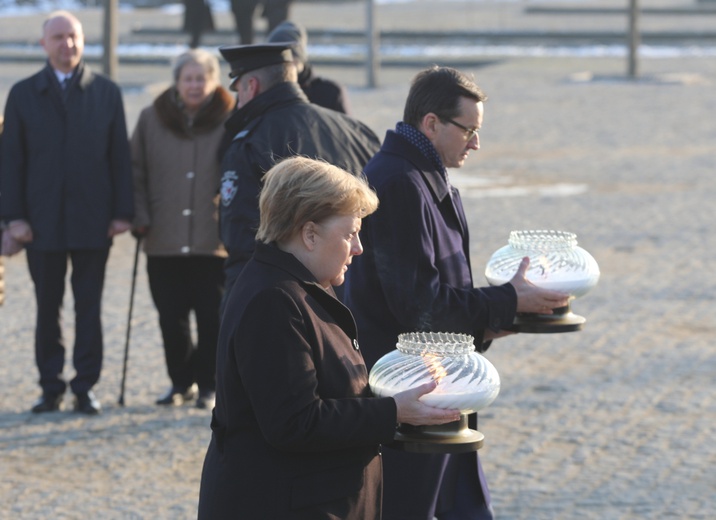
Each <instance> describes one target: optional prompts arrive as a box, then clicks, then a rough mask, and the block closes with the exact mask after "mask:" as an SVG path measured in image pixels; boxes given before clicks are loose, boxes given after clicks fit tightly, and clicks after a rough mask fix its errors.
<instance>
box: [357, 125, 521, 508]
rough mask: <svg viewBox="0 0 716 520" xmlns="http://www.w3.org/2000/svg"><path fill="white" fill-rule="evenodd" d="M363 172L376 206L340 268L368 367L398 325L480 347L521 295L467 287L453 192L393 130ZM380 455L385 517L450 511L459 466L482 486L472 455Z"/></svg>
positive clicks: (463, 225) (464, 242) (462, 222)
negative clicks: (460, 336)
mask: <svg viewBox="0 0 716 520" xmlns="http://www.w3.org/2000/svg"><path fill="white" fill-rule="evenodd" d="M365 174H366V176H367V177H368V181H369V183H370V184H371V186H372V187H373V188H374V189H375V190H376V193H377V194H378V198H379V200H380V206H379V207H378V210H377V211H376V212H375V213H373V214H372V215H370V216H368V217H366V218H365V219H363V225H362V230H361V241H362V243H363V247H364V252H363V254H362V255H360V256H356V257H355V258H354V259H353V262H352V265H351V268H350V270H349V271H348V273H347V275H346V284H345V285H346V287H345V295H344V301H345V302H346V305H347V306H348V308H349V309H351V311H352V312H353V314H354V316H355V319H356V323H357V325H358V330H359V331H360V335H361V336H360V337H361V346H362V352H363V356H364V358H365V360H366V365H367V367H368V369H369V370H370V368H371V367H372V366H373V365H374V364H375V362H376V361H377V360H378V359H379V358H380V357H381V356H383V355H384V354H387V353H388V352H390V351H392V350H394V349H395V345H396V342H397V338H398V335H399V334H401V333H403V332H412V331H433V332H459V333H464V334H470V335H473V336H474V337H475V338H476V340H475V344H476V345H477V348H478V349H479V350H483V349H484V348H486V346H487V345H485V344H483V341H482V339H483V336H484V330H485V329H488V328H490V329H493V330H499V329H501V328H502V327H503V326H504V325H506V324H509V323H512V320H513V319H514V316H515V312H516V306H517V297H516V293H515V290H514V288H513V287H512V286H511V285H509V284H508V285H504V286H501V287H488V288H475V287H473V280H472V272H471V267H470V250H469V243H470V239H469V234H468V229H467V221H466V219H465V213H464V210H463V206H462V201H461V199H460V194H459V192H458V190H457V189H455V188H454V187H450V186H448V184H447V183H446V181H445V179H444V178H443V176H442V174H441V173H440V172H439V171H438V170H437V169H436V168H435V166H434V165H433V164H432V163H431V162H430V161H429V160H428V159H427V158H426V157H425V156H424V155H423V154H422V153H421V152H420V150H419V149H418V148H416V147H415V146H414V145H412V144H411V143H410V142H408V141H407V140H406V139H404V138H403V137H401V136H400V135H398V134H396V133H395V132H393V131H389V132H388V133H387V135H386V137H385V140H384V142H383V147H382V148H381V150H380V152H379V153H378V154H377V155H376V156H375V157H374V158H373V159H371V161H370V162H369V163H368V164H367V165H366V167H365ZM473 419H474V417H473ZM475 426H476V425H475V423H474V422H473V423H472V427H475ZM460 457H462V458H465V459H470V460H458V458H460ZM383 460H384V487H385V499H384V512H385V515H386V518H391V519H392V518H401V519H402V518H406V519H407V518H410V519H411V520H413V519H414V520H421V519H431V518H432V517H433V514H434V513H435V512H436V508H438V509H437V510H438V511H439V510H440V508H444V509H445V510H450V509H452V502H453V499H454V497H455V495H454V491H455V487H454V486H455V482H457V481H459V480H460V479H459V478H456V472H457V471H463V470H464V468H468V471H469V472H470V477H471V478H472V479H473V481H474V482H475V485H476V486H477V485H478V484H479V480H478V477H477V472H478V470H479V465H478V462H477V458H476V457H475V455H474V454H464V455H423V454H418V455H416V454H406V453H401V452H397V451H394V450H390V449H386V450H384V457H383ZM458 466H459V468H460V469H458ZM483 484H484V482H483ZM484 493H487V490H486V488H485V489H484ZM398 514H400V516H398ZM393 515H395V516H393ZM465 518H472V517H465Z"/></svg>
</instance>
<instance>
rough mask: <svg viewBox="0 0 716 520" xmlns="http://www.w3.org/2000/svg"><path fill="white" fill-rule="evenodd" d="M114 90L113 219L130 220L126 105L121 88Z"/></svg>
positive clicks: (111, 131) (132, 198)
mask: <svg viewBox="0 0 716 520" xmlns="http://www.w3.org/2000/svg"><path fill="white" fill-rule="evenodd" d="M112 88H113V89H114V91H115V92H114V99H115V102H114V104H113V110H114V114H113V118H112V125H111V129H110V136H109V139H110V148H109V155H110V157H109V165H110V176H111V179H112V199H113V208H112V218H113V219H121V220H129V221H131V220H132V218H133V217H134V194H133V193H132V165H131V159H130V152H129V139H128V137H127V124H126V121H125V118H124V104H123V102H122V96H121V93H120V91H119V87H117V86H116V85H114V84H112Z"/></svg>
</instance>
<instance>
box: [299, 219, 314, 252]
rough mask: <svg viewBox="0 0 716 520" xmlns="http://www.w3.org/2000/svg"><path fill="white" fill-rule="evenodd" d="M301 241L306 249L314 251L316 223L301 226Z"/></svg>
mask: <svg viewBox="0 0 716 520" xmlns="http://www.w3.org/2000/svg"><path fill="white" fill-rule="evenodd" d="M301 240H302V242H303V245H304V246H305V247H306V249H308V250H309V251H313V248H314V247H316V224H315V222H311V221H309V222H306V223H305V224H304V225H303V226H301Z"/></svg>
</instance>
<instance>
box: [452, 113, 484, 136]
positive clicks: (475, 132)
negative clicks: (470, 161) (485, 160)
mask: <svg viewBox="0 0 716 520" xmlns="http://www.w3.org/2000/svg"><path fill="white" fill-rule="evenodd" d="M445 121H447V122H448V123H450V124H451V125H455V126H456V127H458V128H459V129H461V130H463V131H464V132H465V137H467V140H468V141H470V140H471V139H472V138H473V137H475V138H477V139H480V131H479V130H476V129H475V128H468V127H466V126H465V125H461V124H460V123H458V122H457V121H453V120H452V119H450V118H449V117H446V118H445Z"/></svg>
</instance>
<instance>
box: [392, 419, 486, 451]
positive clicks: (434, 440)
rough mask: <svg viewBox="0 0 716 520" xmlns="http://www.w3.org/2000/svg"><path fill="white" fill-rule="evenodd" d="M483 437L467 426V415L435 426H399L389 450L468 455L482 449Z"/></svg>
mask: <svg viewBox="0 0 716 520" xmlns="http://www.w3.org/2000/svg"><path fill="white" fill-rule="evenodd" d="M484 440H485V436H484V435H483V434H482V433H480V432H479V431H477V430H471V429H470V428H468V425H467V414H463V415H461V416H460V419H459V420H457V421H454V422H451V423H447V424H440V425H437V426H413V425H410V424H401V425H400V426H398V430H397V432H396V434H395V438H394V440H393V442H392V443H391V444H390V447H391V448H394V449H396V450H402V451H408V452H411V453H469V452H472V451H477V450H479V449H480V448H482V444H483V442H484Z"/></svg>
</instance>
